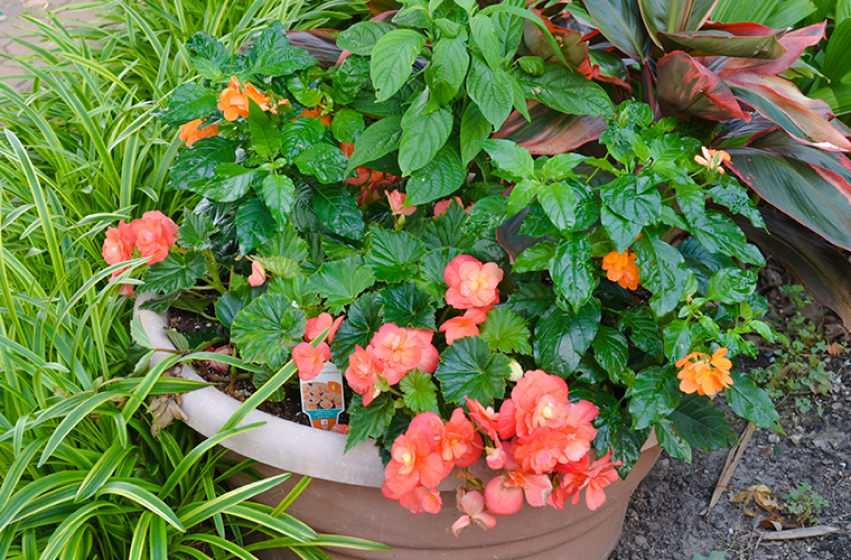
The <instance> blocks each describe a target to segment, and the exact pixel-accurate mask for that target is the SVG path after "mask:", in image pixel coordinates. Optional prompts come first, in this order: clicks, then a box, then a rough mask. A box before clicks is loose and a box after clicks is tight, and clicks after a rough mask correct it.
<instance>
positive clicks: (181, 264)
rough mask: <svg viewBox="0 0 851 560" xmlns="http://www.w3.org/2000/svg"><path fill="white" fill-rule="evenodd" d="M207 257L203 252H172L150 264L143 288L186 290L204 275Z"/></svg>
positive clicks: (152, 289)
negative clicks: (160, 260) (161, 259)
mask: <svg viewBox="0 0 851 560" xmlns="http://www.w3.org/2000/svg"><path fill="white" fill-rule="evenodd" d="M206 266H207V259H206V257H204V254H203V253H200V252H197V251H187V252H186V253H183V254H179V253H172V254H170V255H169V256H168V257H166V259H165V260H164V261H162V262H158V263H156V264H154V265H152V266H151V267H150V268H149V269H148V271H147V272H146V273H145V276H144V278H143V279H144V281H145V289H146V290H150V291H152V292H163V293H172V292H177V291H180V290H188V289H190V288H192V287H193V286H194V285H195V282H197V281H198V279H199V278H201V277H202V276H204V271H205V270H206Z"/></svg>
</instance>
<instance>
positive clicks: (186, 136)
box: [177, 119, 219, 148]
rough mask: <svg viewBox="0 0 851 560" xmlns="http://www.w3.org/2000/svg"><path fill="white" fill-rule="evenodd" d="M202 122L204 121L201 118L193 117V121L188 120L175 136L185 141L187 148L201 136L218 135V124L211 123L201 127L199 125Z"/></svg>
mask: <svg viewBox="0 0 851 560" xmlns="http://www.w3.org/2000/svg"><path fill="white" fill-rule="evenodd" d="M203 123H204V121H202V120H201V119H195V120H194V121H189V122H188V123H186V124H184V125H182V126H181V127H180V133H179V134H178V135H177V137H178V138H179V139H181V140H183V141H184V142H186V147H187V148H191V147H192V144H194V143H195V142H197V141H198V140H200V139H202V138H210V137H211V136H218V135H219V125H218V124H211V125H207V126H205V127H202V126H201V125H202V124H203Z"/></svg>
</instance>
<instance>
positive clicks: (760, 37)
mask: <svg viewBox="0 0 851 560" xmlns="http://www.w3.org/2000/svg"><path fill="white" fill-rule="evenodd" d="M658 37H659V42H660V43H661V45H662V47H663V48H664V49H665V50H666V51H668V52H671V51H674V50H677V49H683V50H685V51H686V52H688V53H689V54H694V55H717V56H733V57H737V58H758V59H777V58H780V57H781V56H783V55H784V54H785V53H786V48H785V47H783V45H781V44H780V42H779V41H778V40H777V31H776V30H774V29H771V28H770V27H765V26H764V25H758V24H755V23H709V24H707V25H705V26H704V27H703V29H701V30H700V31H683V32H680V33H661V32H660V33H659V34H658Z"/></svg>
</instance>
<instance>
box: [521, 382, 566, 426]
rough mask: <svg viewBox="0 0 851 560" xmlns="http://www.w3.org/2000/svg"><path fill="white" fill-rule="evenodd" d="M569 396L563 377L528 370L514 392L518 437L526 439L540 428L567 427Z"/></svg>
mask: <svg viewBox="0 0 851 560" xmlns="http://www.w3.org/2000/svg"><path fill="white" fill-rule="evenodd" d="M567 396H568V391H567V383H565V381H564V379H562V378H561V377H558V376H557V375H549V374H547V373H545V372H543V371H541V370H539V369H536V370H532V371H527V372H526V374H525V375H524V376H523V378H522V379H520V381H518V382H517V385H515V386H514V389H512V390H511V400H512V401H513V402H514V405H515V409H514V420H515V423H516V424H515V429H516V431H517V434H518V435H520V436H521V437H527V436H530V435H531V434H532V432H534V431H535V430H536V429H537V428H541V427H547V428H551V429H553V430H558V429H560V428H563V427H564V426H565V425H566V424H567V405H568V400H567Z"/></svg>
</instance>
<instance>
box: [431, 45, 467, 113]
mask: <svg viewBox="0 0 851 560" xmlns="http://www.w3.org/2000/svg"><path fill="white" fill-rule="evenodd" d="M469 67H470V55H469V54H467V33H466V32H464V31H463V30H462V31H461V32H460V33H459V34H458V35H456V36H455V37H441V39H440V40H439V41H438V42H437V44H435V46H434V50H433V53H432V57H431V62H430V63H429V65H428V66H427V67H426V72H425V76H426V83H427V84H428V87H429V90H431V92H432V95H434V96H435V97H437V100H438V101H440V102H441V103H444V104H445V103H449V102H450V101H452V99H453V98H454V97H455V95H456V94H457V93H458V90H459V89H461V86H462V85H463V84H464V78H466V77H467V69H468V68H469Z"/></svg>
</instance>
